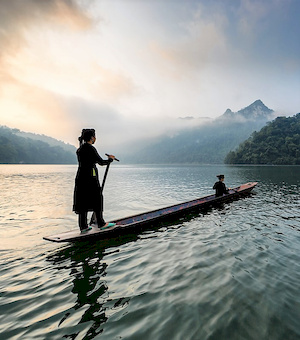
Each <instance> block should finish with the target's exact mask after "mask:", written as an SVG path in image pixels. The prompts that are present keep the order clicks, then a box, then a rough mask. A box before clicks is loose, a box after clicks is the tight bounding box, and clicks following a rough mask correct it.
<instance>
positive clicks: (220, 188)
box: [213, 181, 228, 197]
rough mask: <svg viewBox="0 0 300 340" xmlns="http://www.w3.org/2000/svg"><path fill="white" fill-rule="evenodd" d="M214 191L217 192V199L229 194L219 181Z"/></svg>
mask: <svg viewBox="0 0 300 340" xmlns="http://www.w3.org/2000/svg"><path fill="white" fill-rule="evenodd" d="M213 189H215V190H216V197H219V196H223V194H228V189H227V188H226V185H225V184H224V183H223V182H222V181H218V182H216V183H215V184H214V186H213Z"/></svg>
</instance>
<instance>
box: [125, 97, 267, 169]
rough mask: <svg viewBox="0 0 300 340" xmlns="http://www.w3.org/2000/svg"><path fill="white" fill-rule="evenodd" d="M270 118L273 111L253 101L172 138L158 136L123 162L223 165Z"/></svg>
mask: <svg viewBox="0 0 300 340" xmlns="http://www.w3.org/2000/svg"><path fill="white" fill-rule="evenodd" d="M272 115H273V110H270V109H269V108H268V107H266V106H265V105H264V104H263V102H262V101H261V100H257V101H255V102H254V103H252V104H251V105H249V106H248V107H246V108H244V109H242V110H240V111H238V112H232V111H231V110H230V109H227V110H226V112H225V113H224V114H223V115H222V116H220V117H218V118H216V119H214V120H210V121H206V122H204V123H202V124H201V125H198V126H197V127H192V126H190V127H188V128H185V129H183V130H181V131H180V132H178V133H177V134H176V135H174V136H172V137H166V136H162V137H160V138H159V139H158V140H155V141H151V142H149V143H148V144H147V145H146V146H145V147H143V148H140V149H139V150H138V151H135V153H134V154H129V153H128V154H127V155H126V156H125V155H124V157H123V158H124V161H126V162H129V163H169V164H170V163H202V164H208V163H210V164H212V163H215V164H218V163H223V161H224V158H225V156H226V155H227V153H228V152H229V151H231V150H234V149H235V148H237V147H238V145H239V144H240V143H241V142H243V141H244V140H246V139H247V138H248V137H249V136H250V135H251V134H252V133H253V132H254V131H256V130H260V129H261V128H262V127H263V126H264V125H265V124H266V122H267V121H268V120H271V119H272V118H273V117H272ZM191 119H192V118H191V117H189V120H191Z"/></svg>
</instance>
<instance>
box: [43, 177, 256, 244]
mask: <svg viewBox="0 0 300 340" xmlns="http://www.w3.org/2000/svg"><path fill="white" fill-rule="evenodd" d="M256 185H257V182H250V183H246V184H242V185H240V186H238V187H236V188H233V189H230V190H229V193H228V194H226V195H223V196H220V197H216V196H215V195H209V196H204V197H201V198H198V199H195V200H192V201H188V202H184V203H179V204H175V205H172V206H169V207H165V208H161V209H157V210H153V211H149V212H145V213H142V214H138V215H133V216H129V217H125V218H121V219H118V220H114V221H110V222H113V223H115V224H116V225H115V226H113V227H110V228H106V229H99V228H98V227H97V226H96V225H92V229H91V230H90V231H88V232H86V233H80V231H79V230H73V231H68V232H64V233H61V234H57V235H52V236H45V237H43V239H44V240H47V241H52V242H77V241H87V240H88V239H92V238H93V239H96V238H97V239H98V238H109V237H110V236H116V235H118V234H122V233H124V232H128V230H129V229H136V228H142V227H145V226H146V225H148V226H149V225H154V224H157V223H158V222H160V221H166V220H171V219H173V218H177V217H178V216H179V215H184V214H185V213H188V212H190V211H195V210H201V209H205V208H208V207H211V206H214V205H216V204H219V203H224V202H227V201H232V200H234V199H236V198H239V197H241V196H245V195H248V194H249V193H250V192H251V190H252V189H253V188H254V187H255V186H256Z"/></svg>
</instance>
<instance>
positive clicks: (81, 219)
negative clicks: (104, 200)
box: [78, 211, 105, 230]
mask: <svg viewBox="0 0 300 340" xmlns="http://www.w3.org/2000/svg"><path fill="white" fill-rule="evenodd" d="M94 213H95V215H96V222H97V224H98V227H103V226H104V225H105V221H104V218H103V212H102V211H94ZM87 214H88V212H87V211H84V212H82V213H79V214H78V224H79V228H80V230H83V229H86V228H87V227H88V223H87Z"/></svg>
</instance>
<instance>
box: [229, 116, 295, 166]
mask: <svg viewBox="0 0 300 340" xmlns="http://www.w3.org/2000/svg"><path fill="white" fill-rule="evenodd" d="M225 163H226V164H274V165H280V164H282V165H300V113H298V114H296V115H295V116H293V117H288V118H286V117H278V118H276V119H275V120H274V121H272V122H270V123H268V124H267V125H266V126H265V127H263V128H262V129H261V130H260V131H259V132H254V133H253V134H252V136H251V137H250V138H249V139H247V140H246V141H245V142H243V143H242V144H241V145H240V146H239V147H238V149H237V150H236V151H231V152H229V154H228V155H227V156H226V158H225Z"/></svg>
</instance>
